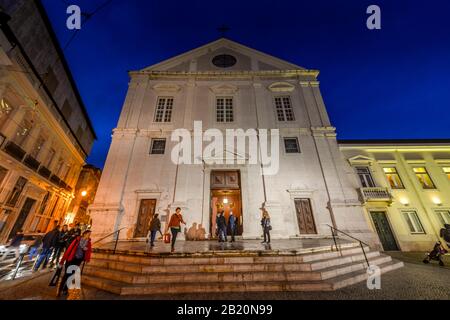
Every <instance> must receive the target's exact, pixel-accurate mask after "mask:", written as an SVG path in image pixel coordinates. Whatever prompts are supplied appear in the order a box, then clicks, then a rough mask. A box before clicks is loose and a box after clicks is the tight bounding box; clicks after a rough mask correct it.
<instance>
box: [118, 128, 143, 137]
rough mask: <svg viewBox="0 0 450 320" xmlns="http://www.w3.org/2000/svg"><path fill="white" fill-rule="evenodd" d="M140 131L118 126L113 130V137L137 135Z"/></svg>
mask: <svg viewBox="0 0 450 320" xmlns="http://www.w3.org/2000/svg"><path fill="white" fill-rule="evenodd" d="M137 133H138V130H137V129H120V128H116V129H114V130H113V137H118V136H136V135H137Z"/></svg>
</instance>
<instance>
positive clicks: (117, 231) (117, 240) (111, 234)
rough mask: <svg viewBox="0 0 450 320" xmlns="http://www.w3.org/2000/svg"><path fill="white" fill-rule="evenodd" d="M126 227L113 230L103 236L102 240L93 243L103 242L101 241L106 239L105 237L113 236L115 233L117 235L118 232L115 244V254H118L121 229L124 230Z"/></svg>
mask: <svg viewBox="0 0 450 320" xmlns="http://www.w3.org/2000/svg"><path fill="white" fill-rule="evenodd" d="M124 229H126V227H124V228H121V229H119V230H116V231H114V232H111V233H110V234H108V235H107V236H105V237H103V238H101V239H100V240H97V241H95V242H94V243H93V244H92V245H94V244H97V243H99V242H101V241H103V240H105V239H107V238H109V237H111V236H113V235H115V234H116V233H117V237H116V241H115V244H114V251H113V254H116V250H117V243H118V242H119V236H120V231H122V230H124Z"/></svg>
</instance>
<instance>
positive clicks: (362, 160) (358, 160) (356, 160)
mask: <svg viewBox="0 0 450 320" xmlns="http://www.w3.org/2000/svg"><path fill="white" fill-rule="evenodd" d="M348 161H349V162H350V163H351V164H371V163H373V162H374V161H375V159H373V158H370V157H366V156H363V155H357V156H354V157H351V158H350V159H348Z"/></svg>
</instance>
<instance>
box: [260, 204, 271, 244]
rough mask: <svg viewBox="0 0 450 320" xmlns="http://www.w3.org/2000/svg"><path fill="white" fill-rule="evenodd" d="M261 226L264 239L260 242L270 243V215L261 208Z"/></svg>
mask: <svg viewBox="0 0 450 320" xmlns="http://www.w3.org/2000/svg"><path fill="white" fill-rule="evenodd" d="M261 226H262V228H263V233H264V241H263V242H262V243H270V230H272V226H271V225H270V216H269V213H268V212H267V210H266V209H263V217H262V220H261Z"/></svg>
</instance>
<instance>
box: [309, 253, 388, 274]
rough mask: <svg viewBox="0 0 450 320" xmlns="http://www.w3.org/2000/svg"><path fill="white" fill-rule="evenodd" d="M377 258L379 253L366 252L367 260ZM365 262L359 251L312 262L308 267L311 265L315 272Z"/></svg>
mask: <svg viewBox="0 0 450 320" xmlns="http://www.w3.org/2000/svg"><path fill="white" fill-rule="evenodd" d="M378 256H380V252H379V251H370V252H367V251H366V257H367V259H371V258H374V257H378ZM365 260H366V258H365V256H364V254H363V253H362V252H361V250H360V251H359V252H357V253H356V254H352V255H343V256H340V255H338V256H337V257H335V258H329V259H324V260H319V261H314V262H312V263H310V265H311V270H312V271H317V270H321V269H326V268H330V267H335V266H339V265H343V264H347V263H354V262H359V261H365Z"/></svg>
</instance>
